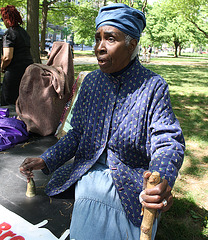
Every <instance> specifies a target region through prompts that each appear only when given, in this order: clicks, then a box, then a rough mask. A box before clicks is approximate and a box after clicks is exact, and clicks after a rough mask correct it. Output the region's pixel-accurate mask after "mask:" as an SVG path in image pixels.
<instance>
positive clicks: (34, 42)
mask: <svg viewBox="0 0 208 240" xmlns="http://www.w3.org/2000/svg"><path fill="white" fill-rule="evenodd" d="M27 32H28V34H29V35H30V44H31V49H30V51H31V54H32V57H33V61H34V62H36V63H40V62H41V60H40V53H39V0H27Z"/></svg>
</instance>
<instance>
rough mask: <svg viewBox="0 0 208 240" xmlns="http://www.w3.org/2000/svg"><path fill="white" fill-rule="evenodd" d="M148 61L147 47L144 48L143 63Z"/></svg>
mask: <svg viewBox="0 0 208 240" xmlns="http://www.w3.org/2000/svg"><path fill="white" fill-rule="evenodd" d="M146 61H147V49H146V47H145V46H143V48H142V62H146Z"/></svg>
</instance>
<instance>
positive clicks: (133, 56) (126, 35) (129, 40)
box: [125, 34, 139, 60]
mask: <svg viewBox="0 0 208 240" xmlns="http://www.w3.org/2000/svg"><path fill="white" fill-rule="evenodd" d="M132 39H134V38H132V37H131V36H129V35H128V34H125V42H126V46H128V45H129V44H130V42H131V40H132ZM138 53H139V44H137V46H136V48H135V49H134V52H133V53H132V55H131V60H133V59H134V58H135V57H136V56H137V54H138Z"/></svg>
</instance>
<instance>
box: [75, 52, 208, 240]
mask: <svg viewBox="0 0 208 240" xmlns="http://www.w3.org/2000/svg"><path fill="white" fill-rule="evenodd" d="M200 56H201V55H200ZM200 56H199V57H198V58H193V57H187V56H186V57H180V58H172V57H170V58H154V59H152V63H151V64H147V65H145V64H144V66H146V67H147V68H149V69H150V70H152V71H154V72H156V73H159V74H160V75H161V76H162V77H164V79H165V80H166V81H167V82H168V84H169V89H170V95H171V102H172V107H173V110H174V112H175V114H176V116H177V118H178V119H179V121H180V124H181V127H182V129H183V133H184V137H185V140H186V152H185V159H184V164H183V166H182V168H181V170H180V177H178V179H177V181H176V184H175V186H174V189H173V194H174V204H173V206H172V208H171V209H170V210H169V211H168V212H166V213H163V214H162V217H161V221H160V224H159V228H158V232H157V236H156V240H192V239H194V240H205V239H208V221H207V218H208V187H207V182H208V174H207V172H208V171H207V170H208V150H207V149H208V68H207V66H208V58H206V57H205V58H200ZM203 56H204V54H203ZM74 68H75V76H77V75H78V73H79V72H80V71H92V70H94V69H97V68H98V66H97V65H76V66H74Z"/></svg>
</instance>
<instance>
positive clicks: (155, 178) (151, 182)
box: [140, 172, 160, 240]
mask: <svg viewBox="0 0 208 240" xmlns="http://www.w3.org/2000/svg"><path fill="white" fill-rule="evenodd" d="M158 183H160V174H159V173H158V172H153V173H152V174H151V176H150V177H149V178H148V180H147V186H146V189H150V188H153V187H155V186H156V185H157V184H158ZM156 212H157V210H156V209H150V208H146V207H144V210H143V219H142V224H141V235H140V240H151V237H152V226H153V223H154V219H155V216H156Z"/></svg>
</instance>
